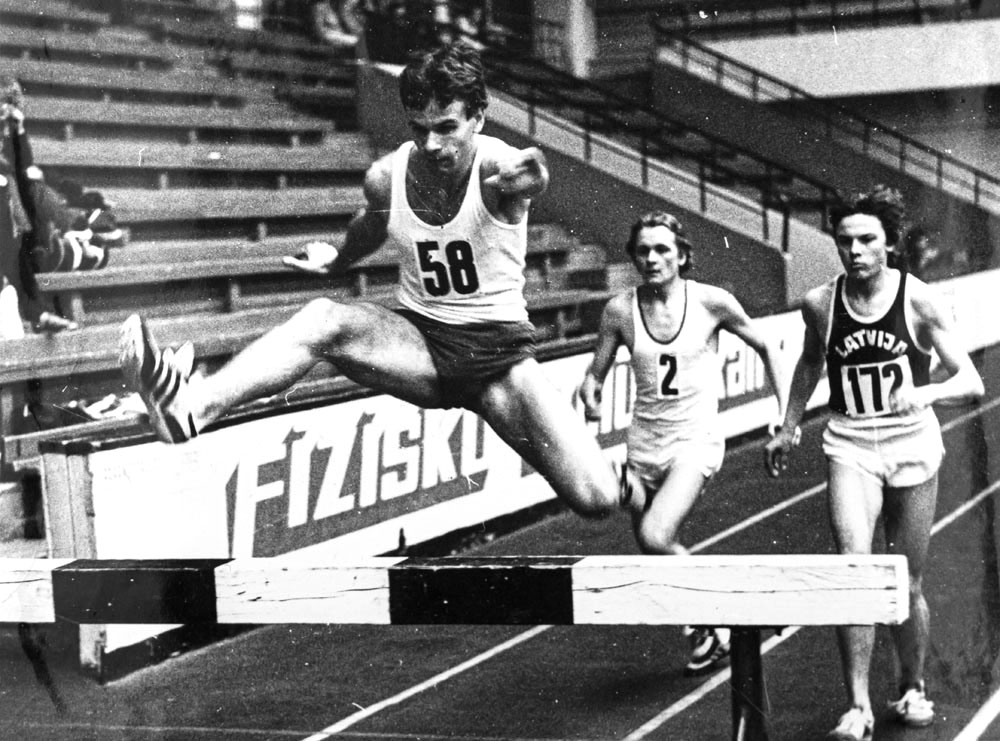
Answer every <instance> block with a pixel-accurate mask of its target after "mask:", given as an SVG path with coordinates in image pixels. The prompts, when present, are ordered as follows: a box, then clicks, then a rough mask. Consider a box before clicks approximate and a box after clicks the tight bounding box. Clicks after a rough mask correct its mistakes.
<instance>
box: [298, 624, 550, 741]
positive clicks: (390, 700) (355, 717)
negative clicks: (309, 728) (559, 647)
mask: <svg viewBox="0 0 1000 741" xmlns="http://www.w3.org/2000/svg"><path fill="white" fill-rule="evenodd" d="M551 627H552V626H551V625H538V626H536V627H534V628H532V629H531V630H526V631H524V632H523V633H519V634H518V635H516V636H514V637H513V638H511V639H509V640H506V641H504V642H503V643H500V644H498V645H496V646H494V647H493V648H491V649H490V650H489V651H484V652H482V653H481V654H478V655H477V656H473V657H472V658H471V659H469V660H468V661H463V662H462V663H461V664H457V665H456V666H453V667H452V668H451V669H447V670H445V671H443V672H440V673H439V674H435V675H434V676H433V677H431V678H430V679H427V680H424V681H423V682H421V683H420V684H415V685H413V686H412V687H410V688H409V689H407V690H404V691H402V692H399V693H397V694H395V695H393V696H392V697H387V698H386V699H384V700H381V701H379V702H377V703H375V704H374V705H369V706H368V707H366V708H365V709H364V710H359V711H358V712H356V713H353V714H351V715H348V716H347V717H346V718H344V719H343V720H340V721H338V722H336V723H334V724H333V725H331V726H327V727H326V728H324V729H323V730H322V731H320V732H319V733H314V734H313V735H312V736H309V737H307V738H306V739H304V741H325V740H326V739H329V738H330V737H331V736H333V735H334V734H337V733H340V732H341V731H343V730H345V729H347V728H350V727H351V726H353V725H354V724H355V723H359V722H360V721H362V720H364V719H365V718H368V717H371V716H372V715H375V714H376V713H378V712H380V711H382V710H385V709H386V708H388V707H392V706H393V705H398V704H399V703H401V702H403V701H404V700H407V699H409V698H411V697H413V696H414V695H418V694H420V693H421V692H423V691H424V690H429V689H431V688H433V687H434V686H435V685H437V684H440V683H441V682H444V681H445V680H447V679H451V678H452V677H454V676H456V675H458V674H461V673H462V672H464V671H466V670H468V669H472V668H473V667H474V666H477V665H478V664H482V663H483V662H484V661H488V660H489V659H492V658H493V657H494V656H497V655H499V654H502V653H503V652H504V651H508V650H510V649H512V648H514V647H515V646H517V645H519V644H521V643H524V642H525V641H528V640H530V639H532V638H534V637H535V636H537V635H539V634H540V633H544V632H545V631H546V630H548V629H549V628H551Z"/></svg>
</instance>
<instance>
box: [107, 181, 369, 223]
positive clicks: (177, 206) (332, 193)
mask: <svg viewBox="0 0 1000 741" xmlns="http://www.w3.org/2000/svg"><path fill="white" fill-rule="evenodd" d="M104 196H105V198H107V199H108V200H109V201H112V202H114V203H115V204H117V205H116V207H115V213H116V215H117V217H118V220H119V221H121V222H122V223H124V224H129V223H132V222H157V221H159V222H162V221H187V222H195V221H199V220H211V219H226V220H247V219H255V218H256V219H267V218H280V217H299V216H329V215H331V214H353V213H354V212H355V211H357V210H358V209H359V208H361V206H363V205H364V195H363V193H362V189H361V186H360V185H358V186H343V187H331V188H282V189H266V188H172V189H170V190H166V191H162V190H151V189H145V188H107V189H105V190H104Z"/></svg>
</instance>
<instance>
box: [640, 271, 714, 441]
mask: <svg viewBox="0 0 1000 741" xmlns="http://www.w3.org/2000/svg"><path fill="white" fill-rule="evenodd" d="M701 290H702V287H701V286H700V285H699V284H698V283H696V282H695V281H693V280H686V281H685V291H686V295H685V304H684V319H683V320H682V322H681V326H680V329H678V330H677V333H676V334H675V335H674V337H673V338H671V339H669V341H666V342H662V341H660V340H658V339H656V338H654V337H652V336H651V335H650V333H649V330H648V329H647V327H646V322H645V321H644V320H643V317H642V312H641V311H640V310H639V299H638V293H637V291H635V290H633V292H632V325H633V327H634V331H635V346H634V348H633V349H632V371H633V373H634V375H635V382H636V400H635V409H634V411H633V425H635V423H636V422H638V423H639V424H640V425H641V426H643V427H646V428H649V427H656V428H657V429H661V430H662V429H669V430H677V429H679V428H687V429H690V430H691V431H692V432H693V433H701V432H714V431H716V430H717V429H718V421H717V418H718V412H719V390H720V384H721V382H722V369H721V364H720V360H719V355H718V333H717V322H716V320H715V318H714V317H713V316H712V315H711V314H710V313H709V312H708V310H706V309H705V305H704V302H703V301H701V300H700V296H699V293H700V292H701Z"/></svg>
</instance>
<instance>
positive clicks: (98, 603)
mask: <svg viewBox="0 0 1000 741" xmlns="http://www.w3.org/2000/svg"><path fill="white" fill-rule="evenodd" d="M908 594H909V587H908V572H907V566H906V559H905V558H904V557H903V556H890V555H872V556H839V555H806V554H797V555H758V556H713V555H706V556H702V555H699V556H695V557H691V558H680V557H672V558H664V557H662V556H580V557H576V556H511V557H490V558H475V557H472V558H465V557H457V558H405V557H399V558H391V557H375V558H359V559H357V560H354V561H338V562H336V563H329V562H322V561H315V560H309V559H307V558H305V557H302V556H295V555H291V556H288V557H282V558H245V559H195V560H191V559H188V560H184V559H182V560H173V559H172V560H86V559H83V560H78V559H0V622H7V623H10V622H16V623H51V622H55V621H56V620H66V621H70V622H73V623H83V624H136V623H139V624H145V623H184V624H271V623H282V624H292V623H322V624H339V623H349V624H359V623H365V624H383V625H404V624H405V625H414V624H419V625H441V624H475V625H497V624H503V625H714V626H728V627H731V628H733V639H732V640H733V646H732V655H731V662H732V664H731V665H732V677H733V680H732V688H733V689H732V704H733V738H734V739H744V740H746V739H753V741H765V740H766V739H767V738H768V732H767V718H766V712H765V710H764V708H765V707H766V699H765V693H764V690H763V672H762V662H761V653H760V645H761V644H760V631H761V629H763V628H780V627H783V626H791V625H796V626H807V625H812V626H819V625H872V624H898V623H901V622H903V621H905V620H906V619H907V617H908V614H909V613H908V605H909V598H908Z"/></svg>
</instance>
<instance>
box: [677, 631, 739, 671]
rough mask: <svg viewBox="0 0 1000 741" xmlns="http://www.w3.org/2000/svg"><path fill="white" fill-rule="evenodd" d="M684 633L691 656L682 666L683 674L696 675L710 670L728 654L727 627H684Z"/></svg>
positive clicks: (728, 636)
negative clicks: (689, 646)
mask: <svg viewBox="0 0 1000 741" xmlns="http://www.w3.org/2000/svg"><path fill="white" fill-rule="evenodd" d="M684 634H685V635H686V636H687V638H688V643H689V644H690V645H691V657H690V659H689V660H688V663H687V665H686V666H685V667H684V675H685V676H688V677H694V676H698V675H699V674H704V673H706V672H710V671H712V669H714V668H715V667H716V666H717V665H718V664H719V663H721V662H722V661H724V660H725V659H726V658H727V657H728V656H729V650H730V646H729V638H730V630H729V628H690V627H689V628H685V629H684Z"/></svg>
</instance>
